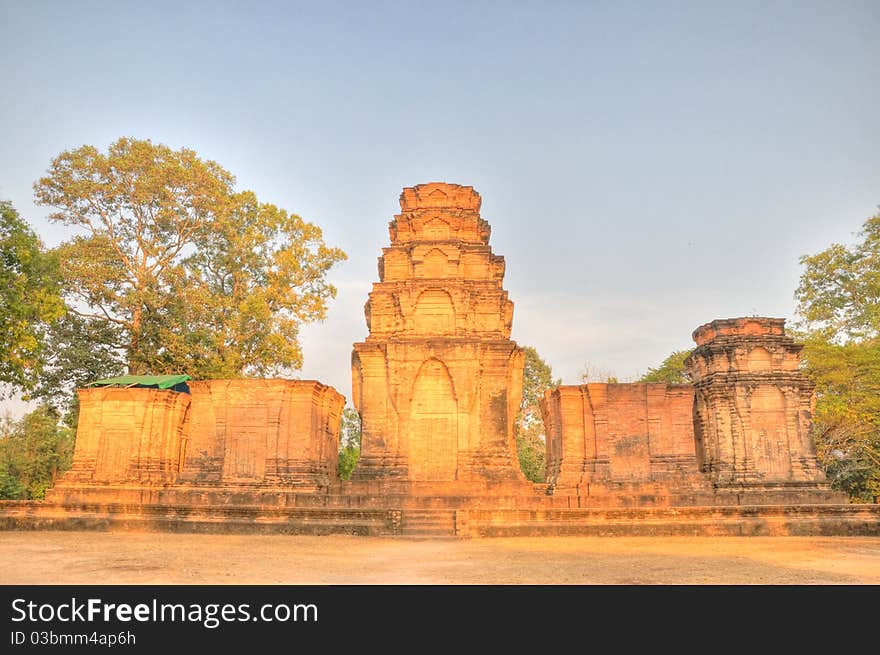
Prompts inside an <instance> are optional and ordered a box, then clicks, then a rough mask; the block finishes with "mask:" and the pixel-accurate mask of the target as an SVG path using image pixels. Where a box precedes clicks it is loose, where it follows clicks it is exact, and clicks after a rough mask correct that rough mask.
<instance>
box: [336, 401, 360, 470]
mask: <svg viewBox="0 0 880 655" xmlns="http://www.w3.org/2000/svg"><path fill="white" fill-rule="evenodd" d="M360 456H361V417H360V415H359V414H358V413H357V412H356V411H355V410H354V409H353V408H351V407H346V408H345V409H343V410H342V424H341V426H340V429H339V465H338V469H337V470H338V474H339V477H340V478H341V479H343V480H348V479H349V478H350V477H351V473H352V471H354V468H355V466H357V463H358V459H360Z"/></svg>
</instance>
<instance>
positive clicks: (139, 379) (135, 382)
mask: <svg viewBox="0 0 880 655" xmlns="http://www.w3.org/2000/svg"><path fill="white" fill-rule="evenodd" d="M187 380H192V378H191V377H190V376H188V375H120V376H119V377H117V378H106V379H105V380H97V381H95V382H92V383H91V384H89V385H88V386H90V387H156V388H158V389H173V390H174V391H189V389H188V388H187V386H186V381H187Z"/></svg>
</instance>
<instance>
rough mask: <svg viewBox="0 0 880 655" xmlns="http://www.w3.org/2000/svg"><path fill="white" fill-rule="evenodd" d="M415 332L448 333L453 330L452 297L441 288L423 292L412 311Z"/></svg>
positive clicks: (453, 312) (453, 310) (453, 311)
mask: <svg viewBox="0 0 880 655" xmlns="http://www.w3.org/2000/svg"><path fill="white" fill-rule="evenodd" d="M413 316H414V321H413V322H414V323H415V331H416V333H417V334H450V333H451V332H454V331H455V309H454V308H453V306H452V298H450V297H449V294H448V293H446V292H445V291H442V290H441V289H429V290H428V291H425V292H423V293H422V294H421V295H420V296H419V299H418V302H416V308H415V312H414V313H413Z"/></svg>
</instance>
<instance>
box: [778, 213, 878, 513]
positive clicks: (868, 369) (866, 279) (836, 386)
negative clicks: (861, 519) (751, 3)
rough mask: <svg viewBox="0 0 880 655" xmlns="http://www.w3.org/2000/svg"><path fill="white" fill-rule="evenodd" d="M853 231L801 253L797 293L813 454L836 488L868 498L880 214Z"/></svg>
mask: <svg viewBox="0 0 880 655" xmlns="http://www.w3.org/2000/svg"><path fill="white" fill-rule="evenodd" d="M858 236H859V240H858V241H857V242H856V243H855V244H853V245H851V246H845V245H841V244H832V245H831V246H830V247H829V248H827V249H826V250H824V251H822V252H820V253H818V254H815V255H809V256H805V257H802V258H801V260H800V261H801V264H803V265H804V271H803V274H802V275H801V279H800V284H799V286H798V288H797V291H796V293H795V296H796V299H797V301H798V315H799V317H800V323H799V326H798V327H799V329H800V334H799V335H798V336H799V337H800V338H801V339H802V340H803V341H804V350H803V353H802V354H803V361H804V364H805V372H806V373H807V375H809V376H810V378H811V379H812V380H813V382H814V383H815V384H816V407H815V411H814V413H813V432H814V438H815V441H816V448H817V454H818V456H819V460H820V462H821V463H822V464H823V465H824V467H825V469H826V471H827V472H828V475H829V477H830V478H831V480H832V483H833V484H834V486H835V487H836V488H838V489H842V490H845V491H847V492H849V494H850V495H851V496H852V497H853V498H854V499H856V500H866V501H870V500H872V499H873V498H876V497H878V496H880V214H878V215H875V216H873V217H872V218H869V219H868V220H867V221H866V222H865V224H864V226H863V229H862V231H861V232H860V233H859V235H858Z"/></svg>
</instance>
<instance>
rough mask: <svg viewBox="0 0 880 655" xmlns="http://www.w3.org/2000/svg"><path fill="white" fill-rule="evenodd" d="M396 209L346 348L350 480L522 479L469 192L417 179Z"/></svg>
mask: <svg viewBox="0 0 880 655" xmlns="http://www.w3.org/2000/svg"><path fill="white" fill-rule="evenodd" d="M400 209H401V213H400V214H399V215H397V216H395V217H394V220H393V221H391V223H390V224H389V234H390V237H391V245H390V246H389V247H387V248H384V249H383V250H382V256H381V257H380V258H379V282H378V283H375V284H373V290H372V292H371V293H370V297H369V300H368V301H367V304H366V306H365V314H366V319H367V329H368V330H369V336H367V338H366V340H365V341H363V342H361V343H356V344H354V352H353V353H352V357H351V365H352V392H353V396H354V404H355V407H356V409H357V410H358V413H359V414H360V417H361V425H362V432H363V440H362V444H361V458H360V461H359V463H358V467H357V469H355V471H354V473H353V475H352V479H353V480H376V479H383V480H400V481H408V482H451V481H475V482H479V481H484V482H517V483H525V478H524V476H523V475H522V473H521V472H520V469H519V464H518V460H517V457H516V447H515V444H514V436H513V424H514V421H515V420H516V415H517V412H518V410H519V405H520V401H521V398H522V375H523V352H522V350H521V349H520V348H519V347H518V346H517V345H516V343H514V342H513V341H511V340H510V328H511V323H512V321H513V303H512V302H511V301H510V300H508V298H507V292H506V291H505V290H504V289H503V288H502V286H501V283H502V280H503V278H504V258H503V257H500V256H498V255H494V254H492V249H491V248H490V247H489V233H490V228H489V224H488V223H487V222H486V221H484V220H483V219H482V218H481V217H480V195H479V194H478V193H477V192H476V191H474V189H473V188H472V187H469V186H459V185H457V184H444V183H438V182H432V183H430V184H420V185H418V186H415V187H412V188H406V189H404V190H403V193H402V194H401V195H400Z"/></svg>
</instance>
